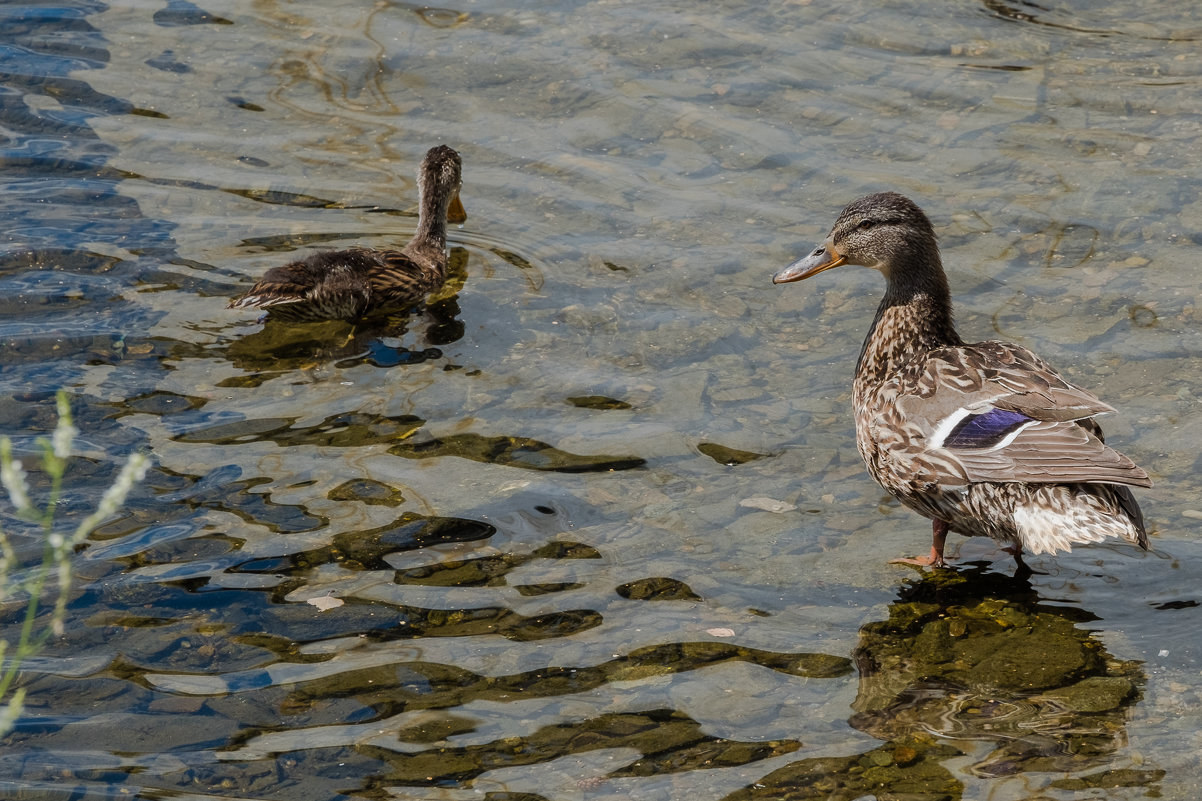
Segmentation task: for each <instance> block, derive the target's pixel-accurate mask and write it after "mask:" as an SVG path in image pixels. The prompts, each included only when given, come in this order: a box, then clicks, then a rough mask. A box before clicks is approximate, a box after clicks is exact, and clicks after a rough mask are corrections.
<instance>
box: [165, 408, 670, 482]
mask: <svg viewBox="0 0 1202 801" xmlns="http://www.w3.org/2000/svg"><path fill="white" fill-rule="evenodd" d="M425 423H426V421H425V420H423V419H422V418H420V417H416V416H414V415H398V416H395V417H389V416H386V415H379V414H367V413H363V412H346V413H343V414H336V415H332V416H330V417H327V418H326V419H325V420H322V421H321V422H320V423H314V424H313V425H311V426H300V427H298V426H296V425H294V420H292V419H290V418H260V419H253V420H237V421H233V422H219V423H216V424H213V425H209V426H206V427H198V428H192V429H190V430H188V431H186V432H184V433H181V434H177V435H176V436H175V437H174V439H175V440H176V441H177V442H204V443H209V444H214V445H237V444H246V443H250V442H274V443H275V444H277V445H280V446H282V447H286V446H290V445H321V446H330V447H339V448H353V447H362V446H365V445H378V444H387V443H396V442H398V441H399V444H395V445H393V446H392V447H391V448H389V449H388V452H389V453H391V454H394V455H396V456H401V457H404V458H406V459H430V458H434V457H440V456H458V457H460V458H463V459H470V460H472V461H474V462H485V463H488V464H497V465H507V466H509V467H520V468H524V469H526V470H545V471H551V472H556V473H591V472H608V471H612V470H632V469H634V468H638V467H642V466H643V465H644V464H646V460H645V459H641V458H639V457H637V456H605V455H585V454H577V453H570V452H568V451H564V450H560V449H559V448H556V447H554V446H552V445H549V444H547V443H545V442H540V441H539V440H536V439H530V438H528V437H506V436H496V437H485V436H482V435H480V434H452V435H450V436H446V437H439V438H435V439H428V440H424V441H422V442H415V443H414V442H408V441H407V440H408V438H409V437H411V436H412V435H413V434H414V432H416V431H417V430H418V429H420V428H421V427H422V426H423V425H425Z"/></svg>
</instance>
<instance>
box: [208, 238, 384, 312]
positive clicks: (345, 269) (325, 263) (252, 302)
mask: <svg viewBox="0 0 1202 801" xmlns="http://www.w3.org/2000/svg"><path fill="white" fill-rule="evenodd" d="M377 261H378V259H377V258H376V257H375V254H373V253H372V252H371V251H368V250H363V249H358V248H355V249H351V250H340V251H323V252H321V253H316V254H314V255H312V256H310V257H308V258H307V259H303V260H301V261H294V262H289V263H288V264H283V265H280V266H279V267H272V268H271V269H270V270H268V271H267V272H266V273H264V274H263V277H262V278H260V279H259V280H258V281H257V282H255V285H254V286H252V287H251V288H250V289H249V290H247V291H246V292H245V293H244V294H242V295H240V296H239V297H236V298H234V299H233V300H231V301H230V302H229V307H230V308H231V309H251V308H253V309H269V310H272V309H274V310H275V311H278V312H285V311H286V312H288V314H289V315H290V316H298V317H303V318H313V319H323V318H338V317H344V318H349V317H354V316H356V315H358V314H360V313H361V312H362V311H363V310H364V309H365V308H366V307H367V305H368V303H369V302H370V300H371V286H370V284H369V278H368V276H369V275H370V274H371V271H372V268H373V266H374V265H375V264H376V263H377Z"/></svg>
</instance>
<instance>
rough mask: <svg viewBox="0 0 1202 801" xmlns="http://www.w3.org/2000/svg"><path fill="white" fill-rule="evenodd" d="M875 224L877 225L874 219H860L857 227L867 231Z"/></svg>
mask: <svg viewBox="0 0 1202 801" xmlns="http://www.w3.org/2000/svg"><path fill="white" fill-rule="evenodd" d="M873 225H875V223H874V222H873V221H872V220H860V224H859V225H857V226H856V227H857V228H859V229H860V230H861V231H867V230H868V229H869V228H871V227H872V226H873Z"/></svg>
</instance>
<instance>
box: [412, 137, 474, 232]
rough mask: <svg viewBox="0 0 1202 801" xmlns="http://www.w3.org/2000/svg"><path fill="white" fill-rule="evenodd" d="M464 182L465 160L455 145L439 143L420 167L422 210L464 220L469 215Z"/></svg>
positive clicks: (447, 217)
mask: <svg viewBox="0 0 1202 801" xmlns="http://www.w3.org/2000/svg"><path fill="white" fill-rule="evenodd" d="M462 185H463V160H462V159H461V158H460V157H459V154H458V153H456V152H455V151H454V150H453V149H451V148H449V147H447V146H446V145H438V146H437V147H432V148H430V149H429V150H427V151H426V157H425V158H424V159H422V166H421V169H419V170H418V172H417V187H418V191H419V192H420V193H421V197H422V207H423V210H425V209H429V210H430V211H431V212H432V213H434V214H436V215H446V219H447V222H452V223H461V222H463V221H464V220H466V219H467V212H466V211H465V210H464V208H463V202H462V201H460V200H459V188H460V187H461V186H462Z"/></svg>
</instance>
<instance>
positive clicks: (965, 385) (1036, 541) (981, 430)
mask: <svg viewBox="0 0 1202 801" xmlns="http://www.w3.org/2000/svg"><path fill="white" fill-rule="evenodd" d="M841 264H859V265H862V266H865V267H872V268H873V269H876V270H880V272H881V273H882V274H883V275H884V276H885V281H886V284H887V285H886V289H885V297H884V298H883V299H882V300H881V304H880V306H879V307H878V308H877V312H876V318H875V319H874V320H873V321H872V327H871V328H870V329H869V330H868V336H867V338H866V339H865V340H864V346H863V347H862V348H861V349H860V358H859V361H858V363H857V364H856V377H855V383H854V392H853V402H854V409H855V419H856V442H857V444H858V445H859V448H860V455H861V456H863V457H864V462H865V464H866V465H867V466H868V472H869V473H870V474H871V475H872V477H873V478H874V479H875V480H876V481H877V483H879V484H880V485H881V486H882V487H884V488H885V489H886V490H888V491H889V492H890V493H891V494H892V495H894V497H896V498H897V499H898V500H899V501H901V502H902V503H903V504H905V505H906V506H908V507H909V508H911V509H913V510H914V511H916V512H918V513H919V514H921V515H923V516H925V517H928V518H930V519H931V521H932V544H931V553H930V555H929V556H925V557H920V558H913V559H895V560H893V561H895V562H901V563H906V564H915V565H932V566H936V567H943V566H945V564H946V563H945V561H944V557H943V548H944V542H945V540H946V537H947V533H948V531H955V532H957V533H959V534H964V535H966V536H986V537H991V538H993V539H994V540H996V541H998V542H999V543H1002V544H1003V545H1004V546H1005V547H1006V550H1007V551H1008V552H1010V553H1011V554H1013V555H1014V557H1015V559H1016V560H1017V561H1018V562H1019V565H1020V567H1023V566H1024V565H1023V563H1022V552H1023V551H1024V550H1027V551H1029V552H1031V553H1035V554H1038V553H1045V552H1046V553H1055V552H1056V551H1058V550H1066V551H1067V550H1071V548H1072V545H1073V544H1074V543H1083V542H1098V541H1101V540H1104V539H1107V538H1109V537H1121V538H1123V539H1125V540H1127V541H1129V542H1131V543H1134V544H1136V545H1139V546H1140V547H1141V548H1144V549H1146V548H1147V547H1148V536H1147V534H1146V532H1145V531H1144V523H1143V515H1142V514H1141V513H1140V510H1139V505H1138V504H1137V503H1136V502H1135V498H1134V497H1133V496H1132V494H1131V490H1130V489H1129V487H1150V486H1152V482H1151V481H1149V480H1148V474H1147V473H1145V472H1144V471H1143V470H1141V469H1140V468H1139V467H1137V466H1136V465H1135V464H1134V463H1133V462H1132V461H1131V460H1130V459H1128V458H1127V457H1126V456H1124V455H1123V454H1121V453H1119V452H1118V451H1116V450H1114V449H1112V448H1110V447H1108V446H1107V445H1105V444H1104V443H1103V441H1102V430H1101V428H1100V427H1099V426H1098V424H1097V423H1096V422H1095V421H1094V417H1095V416H1096V415H1099V414H1104V413H1106V412H1113V411H1114V409H1113V408H1111V407H1110V406H1108V405H1107V404H1105V403H1103V402H1102V401H1100V400H1098V399H1097V398H1096V397H1094V395H1093V394H1092V393H1090V392H1088V391H1086V390H1084V389H1081V388H1080V387H1076V386H1074V385H1072V384H1070V383H1069V382H1067V381H1065V380H1064V379H1063V378H1061V377H1060V375H1059V374H1057V373H1056V371H1055V370H1053V369H1052V368H1051V367H1050V366H1049V365H1048V364H1047V363H1046V362H1044V360H1043V359H1041V358H1039V357H1038V356H1036V355H1035V354H1034V353H1032V352H1031V351H1029V350H1027V349H1026V348H1022V347H1019V346H1018V345H1014V344H1011V343H1009V342H998V341H993V340H990V341H986V342H978V343H976V344H968V343H965V342H964V341H963V340H962V339H961V338H960V335H959V334H958V333H956V328H955V326H954V325H953V323H952V303H951V294H950V292H949V290H948V284H947V276H946V275H945V274H944V272H943V265H942V263H941V262H940V259H939V247H938V245H937V244H936V242H935V232H934V229H933V228H932V227H931V222H930V220H928V219H927V217H926V215H925V214H923V213H922V210H921V209H919V208H918V206H916V205H915V204H914V203H913V202H912V201H911V200H909V199H908V198H905V197H903V196H901V195H898V194H895V193H893V192H882V193H880V194H875V195H868V196H867V197H863V198H860V199H859V200H856V201H855V202H853V203H851V204H850V205H849V206H847V208H845V209H843V212H842V213H841V214H840V215H839V219H837V220H836V221H835V225H834V228H832V229H831V233H830V235H829V236H828V237H827V239H826V241H825V242H823V243H822V244H821V245H819V246H818V247H817V248H815V249H814V251H813V252H812V253H810V255H808V256H806V257H805V258H803V259H801V260H799V261H797V262H794V263H793V264H791V265H789V266H788V267H786V268H785V269H783V270H781V271H780V272H779V273H777V274H776V275H775V276H774V277H773V279H772V281H773V283H777V284H784V283H788V282H790V281H801V280H803V279H805V278H809V277H810V276H812V275H817V274H818V273H820V272H823V271H825V270H829V269H831V268H833V267H838V266H839V265H841Z"/></svg>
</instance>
